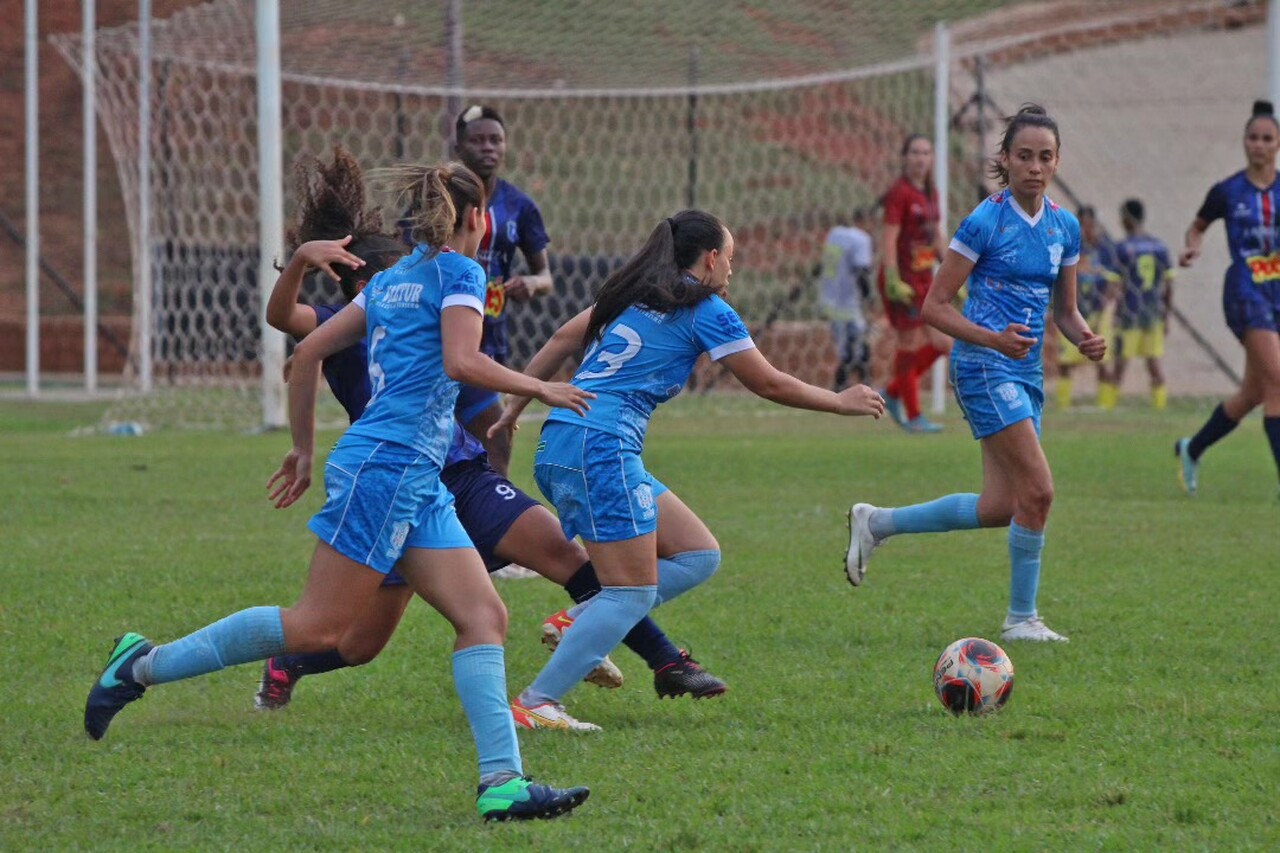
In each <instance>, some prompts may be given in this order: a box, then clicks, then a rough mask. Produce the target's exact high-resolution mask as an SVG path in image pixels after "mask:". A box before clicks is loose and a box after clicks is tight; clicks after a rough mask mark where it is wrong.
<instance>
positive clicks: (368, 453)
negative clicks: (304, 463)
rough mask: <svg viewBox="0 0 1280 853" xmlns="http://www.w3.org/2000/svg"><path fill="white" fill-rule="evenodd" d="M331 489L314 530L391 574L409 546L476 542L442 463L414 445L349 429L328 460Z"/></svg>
mask: <svg viewBox="0 0 1280 853" xmlns="http://www.w3.org/2000/svg"><path fill="white" fill-rule="evenodd" d="M324 491H325V502H324V506H323V507H321V508H320V511H319V512H318V513H316V514H315V515H314V516H313V517H312V519H311V522H310V524H308V525H307V526H308V527H309V528H310V529H311V532H312V533H314V534H315V535H316V536H318V537H320V539H321V540H322V541H323V542H325V543H327V544H329V545H331V546H333V548H334V550H336V551H337V552H338V553H339V554H342V555H343V556H344V557H347V558H349V559H352V560H355V561H356V562H357V563H362V564H364V565H366V566H368V567H369V568H371V569H374V570H376V571H379V572H382V573H383V574H386V573H387V572H389V571H391V568H392V567H393V566H394V565H395V564H396V561H397V560H399V559H400V555H401V554H403V553H404V552H405V549H406V548H470V547H471V540H470V539H468V538H467V532H466V531H465V530H463V529H462V525H461V524H460V523H459V522H458V516H457V515H456V514H455V513H454V510H453V496H452V495H450V494H449V491H448V489H446V488H445V487H444V484H442V483H441V482H440V469H439V467H438V466H436V464H435V463H434V462H432V461H430V460H429V459H427V457H426V456H424V455H423V454H421V453H419V452H418V451H416V450H413V449H411V448H408V447H404V446H403V445H399V444H393V443H390V442H385V441H378V440H377V439H371V438H365V437H363V436H352V435H345V436H343V437H342V439H341V440H340V441H339V442H338V446H337V447H335V448H334V449H333V452H332V453H330V454H329V461H328V462H327V463H326V464H325V466H324Z"/></svg>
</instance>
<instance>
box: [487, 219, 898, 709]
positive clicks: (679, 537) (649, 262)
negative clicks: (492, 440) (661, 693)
mask: <svg viewBox="0 0 1280 853" xmlns="http://www.w3.org/2000/svg"><path fill="white" fill-rule="evenodd" d="M733 250H734V243H733V235H732V234H730V233H729V230H728V229H727V228H726V227H725V226H724V224H723V223H721V222H720V220H718V219H717V218H716V217H714V216H712V215H711V214H709V213H705V212H703V211H700V210H686V211H683V212H681V213H677V214H676V215H675V216H673V217H670V218H669V219H665V220H663V221H662V222H660V223H659V224H658V227H657V228H655V229H654V231H653V233H652V234H650V235H649V239H648V241H647V242H646V243H645V245H644V247H643V248H642V249H641V250H640V252H639V253H638V254H636V255H634V256H633V257H632V258H631V259H630V260H628V261H627V262H626V264H624V265H623V266H622V267H621V268H620V269H619V270H618V271H616V272H615V273H613V274H612V275H610V276H609V277H608V278H607V279H606V280H605V282H604V284H603V285H602V286H601V288H600V292H599V294H598V295H597V298H596V302H595V305H594V306H592V307H591V308H588V309H587V310H585V311H583V312H581V313H580V314H578V315H577V316H576V317H574V318H573V319H571V320H569V321H568V322H567V323H565V324H564V325H563V326H562V327H561V328H560V329H559V330H558V331H557V332H556V333H555V335H553V336H552V338H551V340H550V341H548V342H547V343H546V345H545V346H543V348H542V349H541V350H539V351H538V353H537V354H536V355H535V356H534V357H533V359H532V360H531V361H530V362H529V365H528V366H527V367H526V373H528V374H529V375H531V376H534V377H541V376H552V375H554V374H555V372H556V371H557V370H558V369H559V368H560V366H561V365H562V364H563V363H564V361H565V359H567V358H568V357H570V356H571V355H573V354H574V353H576V352H578V351H579V350H580V349H582V348H585V350H586V352H585V354H584V356H583V360H582V363H581V365H580V366H579V368H578V370H577V372H576V373H575V374H574V377H573V383H574V384H575V385H577V386H578V387H579V388H582V389H583V390H584V391H588V390H589V391H591V392H592V393H593V394H594V395H595V397H594V399H593V400H592V407H591V409H590V410H589V411H586V412H575V411H571V410H570V409H567V408H564V407H557V408H553V409H552V411H551V414H550V415H549V416H548V418H547V421H546V423H545V424H544V426H543V429H542V436H541V440H540V441H539V443H538V449H537V453H536V456H535V458H534V477H535V479H536V480H537V482H538V488H539V489H540V490H541V491H542V493H543V495H544V496H545V497H546V498H547V500H549V501H551V503H552V504H553V505H554V506H555V508H556V510H557V511H558V512H559V514H560V524H561V526H563V528H564V532H565V535H566V536H576V535H581V536H582V540H583V544H584V545H585V546H586V549H587V553H588V554H590V555H591V562H592V563H593V564H594V565H595V567H596V573H597V574H598V575H599V576H600V582H601V583H602V584H603V589H602V590H601V592H600V594H599V595H597V596H596V597H595V598H593V599H592V600H591V601H590V602H588V603H587V605H586V607H585V608H584V609H583V610H582V611H581V613H580V614H579V615H578V617H577V621H576V622H575V623H574V626H573V630H571V631H569V632H568V633H567V634H565V637H564V640H563V642H561V643H560V646H559V648H557V649H556V651H555V653H554V654H553V655H552V656H551V660H550V662H548V663H547V665H546V666H545V667H544V668H543V670H542V672H541V673H539V675H538V677H537V679H536V680H535V681H534V682H533V684H532V685H531V686H530V687H529V688H528V689H526V690H525V691H523V692H522V693H521V694H520V696H519V698H518V700H517V701H516V702H515V703H513V706H512V707H513V710H514V711H515V715H516V722H517V723H518V724H522V725H525V726H527V727H529V728H538V727H540V726H542V725H543V720H545V719H548V718H551V719H554V718H556V717H559V716H563V715H564V714H565V711H564V708H563V705H562V704H561V699H562V698H563V696H564V695H565V694H566V693H567V692H568V691H569V690H570V689H571V688H572V687H573V686H574V685H575V684H577V682H579V681H581V680H582V677H583V676H584V675H585V674H586V673H588V672H589V671H591V669H592V668H593V667H594V666H596V665H597V664H598V663H599V662H600V660H601V659H602V658H603V657H604V656H605V655H606V654H608V653H609V652H610V651H611V650H612V649H613V647H614V646H616V645H617V644H618V642H619V641H620V640H621V639H622V638H623V636H624V635H626V633H627V632H628V631H630V630H631V628H632V626H634V625H635V624H636V623H637V622H638V621H640V620H641V619H643V618H644V617H645V616H646V615H647V614H648V613H649V611H650V610H651V609H653V608H654V607H656V606H658V605H659V604H664V603H666V602H669V601H671V600H672V599H674V598H675V597H676V596H678V595H681V594H682V593H685V592H687V591H689V590H690V589H692V588H693V587H695V586H697V585H698V584H701V583H703V582H704V581H706V580H707V579H708V578H710V577H711V575H712V574H713V573H714V572H715V571H716V569H717V568H718V567H719V565H720V546H719V544H718V543H717V542H716V539H715V537H714V536H713V535H712V534H711V531H709V530H708V529H707V527H706V525H705V524H703V523H702V520H701V519H699V518H698V516H697V515H695V514H694V513H693V511H692V510H690V509H689V507H688V506H686V505H685V504H684V503H683V502H682V501H681V500H680V499H679V498H678V497H676V495H675V493H674V492H672V491H670V490H669V489H668V488H667V487H666V486H664V485H663V484H662V483H661V482H659V481H658V480H657V479H656V478H655V477H653V475H652V474H650V473H649V472H648V471H646V470H645V467H644V463H643V461H642V459H641V456H640V454H641V451H642V450H643V448H644V437H645V433H646V431H647V430H648V425H649V419H650V417H651V416H652V414H653V411H654V409H656V408H657V407H658V405H659V404H661V403H663V402H665V401H667V400H669V399H671V398H672V397H674V396H675V395H676V394H678V393H680V390H681V389H682V388H683V387H684V385H685V382H686V381H688V379H689V375H690V373H691V372H692V371H693V366H694V363H695V362H696V361H697V360H698V358H699V357H700V356H701V355H702V354H703V353H706V354H707V355H709V356H710V357H711V359H712V360H713V361H719V362H720V363H721V364H723V365H724V366H725V367H726V368H728V369H729V371H730V372H731V373H733V375H734V376H736V377H737V378H738V379H739V380H740V381H741V382H742V384H743V385H745V386H746V387H747V389H748V390H750V391H752V392H754V393H756V394H758V395H760V396H761V397H764V398H766V399H768V400H773V401H774V402H777V403H781V404H783V405H786V406H793V407H795V408H801V409H814V410H817V411H824V412H832V413H836V414H843V415H874V416H875V417H877V418H878V417H879V416H880V415H881V414H883V413H884V400H883V399H881V397H880V395H879V394H877V393H876V392H875V391H874V390H872V389H871V388H868V387H867V386H866V385H853V386H850V387H849V388H846V389H845V390H844V391H841V392H839V393H836V392H834V391H830V390H827V389H826V388H818V387H817V386H814V385H809V384H807V383H805V382H802V381H800V380H799V379H796V378H795V377H793V376H791V375H789V374H786V373H783V372H782V371H780V370H778V369H777V368H775V367H773V366H772V365H771V364H769V362H768V361H767V360H766V359H765V358H764V356H763V355H761V354H760V351H759V350H757V349H756V347H755V343H754V342H753V341H752V340H751V335H750V333H749V332H748V331H747V327H746V326H745V325H744V324H743V322H742V320H741V318H739V316H738V314H737V312H736V311H734V310H733V308H731V307H730V306H729V304H728V303H727V302H725V300H724V297H725V296H726V295H727V294H728V290H729V277H730V275H731V274H732V271H733V269H732V259H733ZM528 402H529V401H528V399H527V398H513V399H511V400H509V401H508V403H507V407H506V409H505V410H504V411H503V413H502V419H501V420H500V421H499V422H498V424H497V425H496V426H495V429H509V430H510V429H514V428H515V426H516V423H517V419H518V417H519V415H520V412H521V411H522V410H523V409H524V406H525V405H526V404H527V403H528ZM580 725H581V727H582V728H583V729H595V728H597V727H596V726H593V725H591V724H589V723H581V724H580Z"/></svg>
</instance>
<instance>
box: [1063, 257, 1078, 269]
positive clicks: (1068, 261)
mask: <svg viewBox="0 0 1280 853" xmlns="http://www.w3.org/2000/svg"><path fill="white" fill-rule="evenodd" d="M1078 263H1080V256H1079V255H1072V256H1071V257H1069V258H1063V259H1062V266H1064V267H1074V266H1075V265H1076V264H1078Z"/></svg>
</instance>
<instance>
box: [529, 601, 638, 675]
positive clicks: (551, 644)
mask: <svg viewBox="0 0 1280 853" xmlns="http://www.w3.org/2000/svg"><path fill="white" fill-rule="evenodd" d="M571 625H573V618H572V617H570V616H569V611H568V610H561V611H560V612H559V613H553V614H551V615H550V616H548V617H547V618H546V619H544V620H542V644H543V645H545V646H546V647H547V648H549V649H550V650H551V651H553V652H554V651H555V650H556V646H558V645H560V640H561V639H562V638H563V637H564V632H565V631H568V630H569V627H570V626H571ZM582 680H583V681H585V682H587V683H589V684H594V685H596V686H597V687H604V688H606V689H609V690H617V689H618V688H619V687H621V686H622V670H620V669H618V665H617V664H616V663H614V662H613V661H612V660H610V659H609V656H608V655H605V656H604V660H602V661H600V663H599V664H598V665H597V666H596V668H595V669H593V670H591V671H590V672H588V673H587V677H586V678H584V679H582Z"/></svg>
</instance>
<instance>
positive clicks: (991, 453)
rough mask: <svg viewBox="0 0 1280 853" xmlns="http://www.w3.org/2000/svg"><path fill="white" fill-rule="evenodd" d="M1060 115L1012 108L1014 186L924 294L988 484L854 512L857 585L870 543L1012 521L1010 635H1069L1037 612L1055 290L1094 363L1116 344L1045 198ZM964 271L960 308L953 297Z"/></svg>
mask: <svg viewBox="0 0 1280 853" xmlns="http://www.w3.org/2000/svg"><path fill="white" fill-rule="evenodd" d="M1059 141H1060V140H1059V137H1058V125H1057V123H1056V122H1055V121H1054V120H1053V119H1051V118H1050V117H1049V116H1048V115H1046V114H1045V111H1044V108H1043V107H1040V106H1036V105H1034V104H1028V105H1025V106H1023V108H1022V109H1020V110H1019V111H1018V113H1017V115H1015V116H1013V117H1011V118H1010V119H1009V121H1008V123H1007V126H1006V128H1005V132H1004V137H1003V139H1002V140H1001V143H1000V151H999V155H998V157H997V159H996V160H995V161H994V162H993V164H992V166H993V173H994V175H995V177H997V178H998V179H999V181H1000V185H1001V186H1003V187H1006V189H1004V190H1002V191H1000V192H998V193H996V194H995V195H993V196H990V197H988V198H987V199H986V200H985V201H983V202H982V203H981V204H979V205H978V207H977V208H976V209H975V210H974V211H973V213H971V214H969V216H968V217H967V218H966V219H965V221H964V222H962V223H961V224H960V228H959V230H957V231H956V235H955V238H954V239H952V241H951V246H950V248H949V250H948V251H947V254H946V257H945V258H944V259H943V261H942V266H941V268H940V269H939V270H938V276H937V279H936V280H935V281H934V283H933V287H931V288H930V289H929V294H928V296H927V297H926V298H925V303H924V312H923V313H924V318H925V320H926V321H927V322H928V323H929V324H930V325H932V326H934V327H936V328H938V329H940V330H941V331H943V332H945V333H946V334H948V335H950V336H951V337H953V338H955V339H956V341H957V343H956V346H955V349H954V350H953V351H952V356H951V382H952V385H953V386H954V388H955V392H956V398H957V399H958V400H959V402H960V407H961V409H962V411H963V412H964V416H965V418H966V419H967V420H968V421H969V428H970V429H971V430H972V431H973V436H974V438H976V439H978V440H979V441H980V442H981V443H982V494H981V495H975V494H953V495H947V496H946V497H942V498H938V499H937V500H935V501H931V502H929V503H925V504H917V505H915V506H907V507H898V508H896V509H879V508H877V507H874V506H871V505H870V504H865V503H860V504H854V506H853V508H852V509H851V510H850V511H849V531H850V537H849V538H850V541H849V550H848V551H847V552H846V554H845V569H846V572H847V573H848V576H849V580H850V582H852V583H853V584H854V585H855V586H856V585H857V584H858V583H859V582H861V580H862V576H863V574H864V573H865V572H866V570H867V561H868V560H869V559H870V557H871V552H872V551H874V550H875V548H876V546H878V545H879V544H880V543H881V542H883V541H884V540H885V539H887V538H888V537H890V536H893V535H894V534H899V533H926V532H934V531H944V530H971V529H973V528H976V527H1005V526H1007V527H1008V528H1009V557H1010V559H1011V561H1012V563H1013V570H1012V581H1011V584H1010V594H1009V599H1010V600H1009V613H1008V616H1007V617H1006V619H1005V622H1004V628H1003V632H1004V634H1003V636H1004V639H1006V640H1041V641H1045V640H1054V641H1059V642H1065V641H1066V639H1067V638H1066V637H1064V636H1062V635H1061V634H1058V633H1056V632H1055V631H1052V630H1050V629H1049V627H1048V626H1047V625H1045V624H1044V622H1043V621H1042V620H1041V619H1040V617H1039V615H1038V614H1037V611H1036V590H1037V587H1038V586H1039V583H1040V553H1041V551H1042V550H1043V548H1044V528H1045V522H1046V521H1047V520H1048V517H1049V506H1050V504H1051V503H1052V502H1053V477H1052V475H1051V474H1050V473H1049V463H1048V462H1047V461H1046V460H1045V457H1044V451H1043V450H1042V449H1041V447H1040V412H1041V409H1042V407H1043V404H1044V391H1043V384H1044V378H1043V367H1042V365H1041V339H1042V338H1043V335H1044V318H1045V311H1046V309H1047V307H1048V304H1049V299H1050V296H1052V298H1053V308H1054V312H1053V313H1054V319H1055V321H1056V322H1057V325H1058V329H1059V330H1060V331H1061V332H1062V333H1063V334H1064V335H1066V337H1067V339H1068V340H1069V341H1071V342H1072V343H1073V344H1074V345H1075V346H1077V347H1079V349H1080V352H1082V353H1083V354H1084V355H1085V356H1086V357H1088V358H1089V359H1090V360H1091V361H1095V362H1096V361H1099V360H1101V359H1102V357H1103V356H1104V355H1105V354H1106V349H1107V346H1106V341H1105V340H1104V339H1103V338H1101V337H1099V336H1098V335H1095V334H1094V333H1093V332H1092V331H1091V330H1090V329H1089V326H1088V324H1087V323H1086V322H1085V320H1084V318H1083V317H1082V316H1081V315H1080V310H1079V308H1078V307H1077V305H1076V262H1077V261H1078V260H1079V255H1080V226H1079V223H1078V222H1077V221H1076V218H1075V217H1074V216H1072V215H1071V214H1070V213H1069V212H1067V211H1066V210H1063V209H1061V208H1059V207H1058V206H1057V205H1056V204H1054V203H1053V202H1052V201H1050V200H1049V199H1048V198H1047V197H1046V196H1045V189H1046V188H1047V187H1048V186H1049V183H1050V182H1051V181H1052V180H1053V176H1054V173H1055V172H1056V171H1057V168H1058V147H1059ZM966 279H967V280H968V282H969V299H968V301H967V302H966V304H965V307H964V313H963V314H961V313H960V311H958V310H957V309H956V308H955V307H954V306H953V305H952V303H951V300H952V299H953V298H954V297H955V295H956V293H957V292H959V290H960V288H961V286H962V285H964V283H965V281H966Z"/></svg>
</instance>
